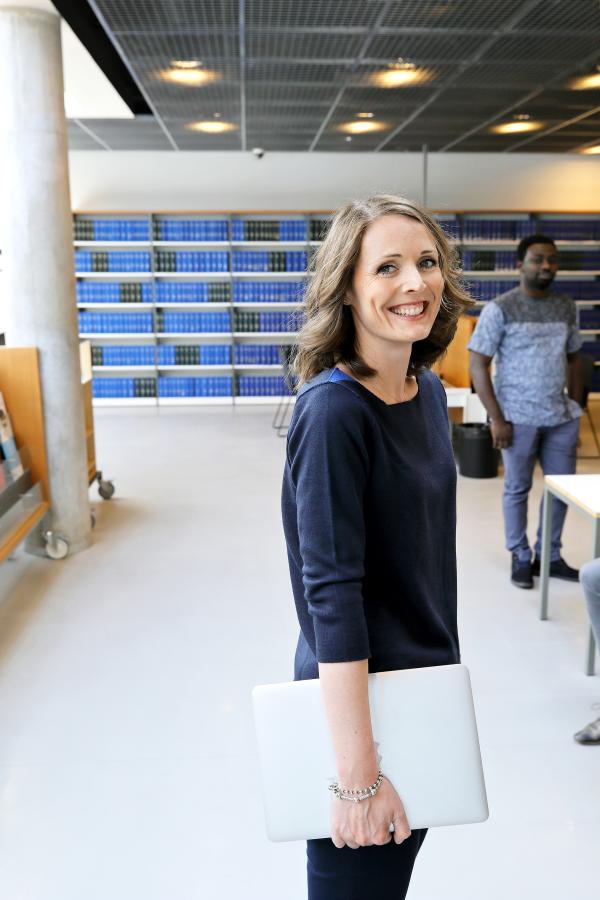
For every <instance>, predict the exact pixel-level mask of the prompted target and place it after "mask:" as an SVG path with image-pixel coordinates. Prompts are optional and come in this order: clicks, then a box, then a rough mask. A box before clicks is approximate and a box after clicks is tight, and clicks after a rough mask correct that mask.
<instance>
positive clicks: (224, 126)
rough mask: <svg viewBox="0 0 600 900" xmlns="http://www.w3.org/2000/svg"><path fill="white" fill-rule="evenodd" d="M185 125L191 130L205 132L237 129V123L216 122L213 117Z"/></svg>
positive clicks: (220, 132)
mask: <svg viewBox="0 0 600 900" xmlns="http://www.w3.org/2000/svg"><path fill="white" fill-rule="evenodd" d="M185 127H186V128H189V129H190V130H191V131H202V132H204V133H205V134H223V132H225V131H235V130H236V128H237V125H234V123H233V122H214V121H213V120H212V119H208V120H206V121H203V122H190V124H189V125H186V126H185Z"/></svg>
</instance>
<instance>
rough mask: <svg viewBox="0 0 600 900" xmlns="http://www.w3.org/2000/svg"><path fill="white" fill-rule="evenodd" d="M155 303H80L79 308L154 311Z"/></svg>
mask: <svg viewBox="0 0 600 900" xmlns="http://www.w3.org/2000/svg"><path fill="white" fill-rule="evenodd" d="M153 305H154V304H152V303H98V302H96V303H94V302H90V303H78V304H77V309H94V310H102V309H106V310H108V311H109V312H110V311H113V310H116V309H118V310H119V312H121V311H122V310H123V309H136V310H138V311H139V310H140V309H144V310H146V311H147V312H152V307H153Z"/></svg>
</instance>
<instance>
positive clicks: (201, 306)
mask: <svg viewBox="0 0 600 900" xmlns="http://www.w3.org/2000/svg"><path fill="white" fill-rule="evenodd" d="M143 305H145V304H143ZM154 306H156V308H157V309H189V310H190V312H191V311H199V312H207V313H208V312H211V310H213V309H230V308H231V306H232V303H231V301H230V300H222V301H221V300H219V301H217V302H216V303H212V302H211V301H209V300H207V301H206V303H155V304H154Z"/></svg>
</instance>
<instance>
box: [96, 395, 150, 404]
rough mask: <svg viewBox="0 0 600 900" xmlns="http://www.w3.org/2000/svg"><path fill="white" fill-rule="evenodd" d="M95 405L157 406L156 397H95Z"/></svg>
mask: <svg viewBox="0 0 600 900" xmlns="http://www.w3.org/2000/svg"><path fill="white" fill-rule="evenodd" d="M92 404H93V406H156V397H94V398H93V400H92Z"/></svg>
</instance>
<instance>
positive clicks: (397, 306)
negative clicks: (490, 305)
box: [347, 214, 444, 353]
mask: <svg viewBox="0 0 600 900" xmlns="http://www.w3.org/2000/svg"><path fill="white" fill-rule="evenodd" d="M443 289H444V279H443V277H442V273H441V270H440V266H439V261H438V253H437V250H436V247H435V241H434V239H433V236H432V235H431V234H430V232H429V230H428V229H427V228H426V227H425V225H422V224H421V223H420V222H417V221H415V220H414V219H409V218H408V217H407V216H402V215H395V214H394V215H387V216H382V217H381V218H380V219H377V220H376V221H375V222H372V223H371V224H370V225H369V226H368V228H367V229H366V231H365V233H364V236H363V240H362V244H361V248H360V254H359V257H358V260H357V263H356V266H355V269H354V276H353V279H352V288H351V291H350V292H349V295H348V297H347V300H348V302H349V303H350V306H351V307H352V314H353V316H354V325H355V328H356V332H357V336H358V345H359V347H360V349H361V352H363V353H364V352H365V351H366V352H367V353H368V352H369V350H371V351H373V350H374V351H376V350H377V349H380V350H381V349H383V347H382V344H381V342H385V344H386V346H387V347H389V345H390V343H391V344H399V343H401V344H413V343H414V342H415V341H420V340H423V338H426V337H427V335H428V334H429V332H430V331H431V328H432V326H433V323H434V321H435V318H436V316H437V314H438V310H439V308H440V301H441V298H442V292H443Z"/></svg>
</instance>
